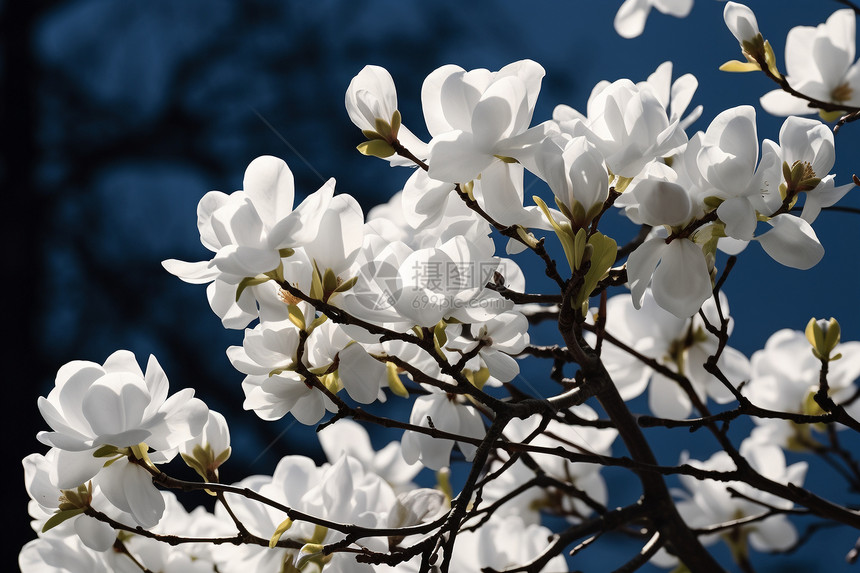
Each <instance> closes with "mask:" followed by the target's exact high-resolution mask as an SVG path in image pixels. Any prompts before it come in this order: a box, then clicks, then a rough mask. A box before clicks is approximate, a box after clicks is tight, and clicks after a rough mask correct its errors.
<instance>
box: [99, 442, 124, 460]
mask: <svg viewBox="0 0 860 573" xmlns="http://www.w3.org/2000/svg"><path fill="white" fill-rule="evenodd" d="M120 453H121V452H120V451H119V450H117V448H116V446H112V445H110V444H105V445H103V446H102V447H100V448H99V449H97V450H96V451H94V452H93V457H94V458H110V457H113V456H116V455H119V454H120Z"/></svg>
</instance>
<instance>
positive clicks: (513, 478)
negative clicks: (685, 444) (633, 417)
mask: <svg viewBox="0 0 860 573" xmlns="http://www.w3.org/2000/svg"><path fill="white" fill-rule="evenodd" d="M568 414H570V415H571V416H574V417H577V418H580V419H582V420H596V419H597V417H598V416H597V412H595V411H594V410H593V409H592V408H591V407H589V406H587V405H585V404H583V405H580V406H575V407H573V408H571V409H570V411H569V412H568ZM539 418H540V416H537V415H536V416H532V417H530V418H527V419H525V420H511V422H509V423H508V425H507V426H506V427H505V431H504V435H505V437H506V438H507V439H508V440H510V441H511V442H515V443H516V442H525V441H526V438H528V437H529V436H530V435H532V434H533V433H534V431H535V430H536V429H537V428H538V426H539V424H540V419H539ZM617 436H618V432H617V431H616V430H615V429H612V428H605V429H602V428H595V427H589V426H588V425H581V426H580V425H568V424H563V423H561V422H558V421H556V420H551V421H550V422H549V424H548V425H547V427H546V429H545V430H544V431H543V432H542V433H540V434H538V435H537V436H535V437H533V438H532V439H531V441H529V443H530V444H532V445H534V446H541V447H546V448H556V447H563V448H565V449H566V450H570V451H574V452H578V453H586V454H594V455H600V456H603V455H611V453H612V443H613V442H614V441H615V439H616V437H617ZM506 458H507V456H506V455H505V454H502V459H501V460H499V461H497V462H495V463H494V464H493V466H492V467H491V471H492V470H495V469H498V468H499V467H501V465H502V463H504V462H505V461H506ZM531 458H532V460H533V461H534V462H535V463H536V464H537V465H538V466H539V467H540V469H541V470H542V471H543V472H544V473H545V474H546V475H548V476H550V477H553V478H555V479H557V480H559V481H561V482H563V483H567V484H570V485H571V486H572V487H575V488H577V489H579V490H580V491H582V492H584V493H585V494H586V495H587V496H588V497H590V498H591V499H592V500H594V501H595V502H597V503H599V504H605V503H606V501H607V499H608V491H607V488H606V483H605V482H604V481H603V477H602V476H601V475H600V466H599V465H597V464H592V463H577V462H571V461H569V460H565V459H563V458H561V457H559V456H553V455H549V454H541V453H533V454H531ZM534 477H535V471H534V470H533V469H531V468H530V467H529V466H527V465H526V464H525V463H523V462H522V461H521V460H518V461H516V462H514V464H513V465H511V466H510V467H508V468H507V469H506V470H505V471H504V472H503V473H502V474H501V475H499V476H498V477H497V478H496V479H494V480H492V481H491V482H489V483H488V484H487V485H486V486H485V487H484V495H483V501H484V503H486V504H490V503H494V502H495V501H497V500H499V499H501V498H502V497H504V496H506V495H507V494H509V493H510V492H511V491H514V490H515V489H517V488H518V487H520V486H522V485H523V484H525V483H527V482H528V481H529V480H531V479H534ZM540 510H546V511H549V512H551V513H558V514H560V515H564V516H566V517H567V518H568V519H569V520H572V521H575V520H578V519H581V518H585V517H587V516H589V515H591V513H592V512H593V508H592V507H591V506H589V505H587V504H586V503H585V502H583V501H582V500H580V499H579V498H577V497H575V496H572V495H567V494H565V493H564V492H563V491H559V490H557V489H556V488H542V487H532V488H529V489H527V490H526V491H523V492H521V493H520V494H519V495H517V496H516V497H515V498H513V499H512V500H509V501H508V502H507V503H505V504H504V505H502V506H501V507H500V508H499V510H498V511H497V512H496V515H498V516H504V517H505V518H507V516H509V515H510V516H513V515H516V516H519V518H520V519H522V520H523V521H524V522H525V523H527V524H528V523H540V513H539V511H540Z"/></svg>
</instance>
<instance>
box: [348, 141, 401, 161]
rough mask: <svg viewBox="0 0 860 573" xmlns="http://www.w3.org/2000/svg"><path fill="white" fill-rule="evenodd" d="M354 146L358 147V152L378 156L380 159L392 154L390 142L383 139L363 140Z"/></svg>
mask: <svg viewBox="0 0 860 573" xmlns="http://www.w3.org/2000/svg"><path fill="white" fill-rule="evenodd" d="M355 148H356V149H358V151H359V153H361V154H362V155H369V156H371V157H379V158H380V159H385V158H386V157H391V156H392V155H394V148H393V147H391V144H390V143H388V142H387V141H385V140H383V139H373V140H370V141H365V142H362V143H359V144H358V145H356V146H355Z"/></svg>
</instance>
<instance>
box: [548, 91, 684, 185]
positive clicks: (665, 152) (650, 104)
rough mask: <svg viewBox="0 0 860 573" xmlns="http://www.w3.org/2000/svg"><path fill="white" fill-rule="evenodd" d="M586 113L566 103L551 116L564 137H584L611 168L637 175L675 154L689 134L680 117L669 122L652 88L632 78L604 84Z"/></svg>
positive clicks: (593, 93)
mask: <svg viewBox="0 0 860 573" xmlns="http://www.w3.org/2000/svg"><path fill="white" fill-rule="evenodd" d="M587 110H588V112H587V115H585V116H584V115H582V114H581V113H579V112H578V111H576V110H574V109H573V108H571V107H569V106H566V105H559V106H556V108H555V110H554V111H553V114H552V117H553V120H554V121H555V122H557V123H558V126H559V128H560V129H561V131H562V133H566V134H569V135H571V136H573V137H577V136H580V135H584V136H585V137H587V138H588V140H589V141H591V142H592V143H594V144H595V145H596V146H597V149H599V150H600V152H601V153H602V154H603V157H604V158H605V160H606V165H607V167H608V168H609V170H610V171H611V172H612V173H613V174H615V175H619V176H621V177H635V176H636V175H638V174H639V172H640V171H642V169H643V168H644V167H645V166H646V165H647V164H648V163H650V162H652V161H654V160H655V159H660V158H663V157H668V156H670V155H673V154H674V153H675V152H676V151H677V150H678V149H680V148H681V147H682V146H683V145H684V144H685V143H687V134H686V133H685V132H684V129H683V128H682V127H681V126H680V123H679V121H680V120H679V119H678V118H674V119H673V120H672V121H669V117H668V116H667V112H666V108H665V107H664V105H663V103H662V102H661V101H660V99H659V98H658V97H657V95H656V93H655V91H654V90H653V89H652V88H651V87H650V86H648V85H644V86H637V85H635V84H634V83H633V82H631V81H630V80H628V79H621V80H617V81H615V82H612V83H609V82H600V83H598V84H597V85H596V86H595V87H594V89H593V90H592V92H591V96H589V98H588V108H587Z"/></svg>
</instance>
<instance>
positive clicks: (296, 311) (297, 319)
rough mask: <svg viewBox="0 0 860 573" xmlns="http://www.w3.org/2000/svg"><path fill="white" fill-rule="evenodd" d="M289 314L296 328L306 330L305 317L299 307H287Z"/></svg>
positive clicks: (292, 305)
mask: <svg viewBox="0 0 860 573" xmlns="http://www.w3.org/2000/svg"><path fill="white" fill-rule="evenodd" d="M287 312H288V313H289V318H290V322H292V323H293V324H295V325H296V328H298V329H299V330H304V329H305V315H304V313H303V312H302V309H300V308H299V307H298V306H296V305H294V304H288V305H287Z"/></svg>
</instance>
